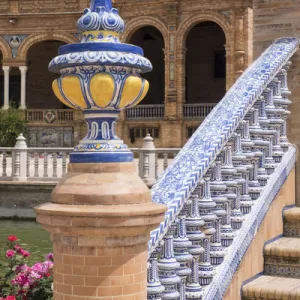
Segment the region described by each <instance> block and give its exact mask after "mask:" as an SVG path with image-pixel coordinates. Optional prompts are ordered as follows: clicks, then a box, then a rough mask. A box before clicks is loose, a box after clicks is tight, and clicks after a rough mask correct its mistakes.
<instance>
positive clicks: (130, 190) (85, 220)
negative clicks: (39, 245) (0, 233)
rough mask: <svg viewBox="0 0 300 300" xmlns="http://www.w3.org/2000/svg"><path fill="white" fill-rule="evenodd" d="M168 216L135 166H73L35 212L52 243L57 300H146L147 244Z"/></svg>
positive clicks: (55, 298) (69, 167)
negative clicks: (50, 201)
mask: <svg viewBox="0 0 300 300" xmlns="http://www.w3.org/2000/svg"><path fill="white" fill-rule="evenodd" d="M164 212H165V206H163V205H159V204H156V203H153V202H151V197H150V192H149V190H148V188H147V187H146V185H145V184H144V183H143V181H142V180H141V179H140V178H139V177H138V176H137V174H136V171H135V165H134V163H107V164H105V163H104V164H101V163H98V164H84V163H82V164H78V163H77V164H69V166H68V173H67V175H66V177H65V178H64V179H63V180H62V181H61V182H60V184H59V185H58V186H57V187H56V188H55V189H54V191H53V193H52V203H48V204H44V205H42V206H40V207H38V208H36V213H37V221H38V222H40V223H41V224H42V225H43V227H44V228H45V229H46V230H47V231H49V232H51V236H52V241H53V252H54V265H55V267H54V300H87V299H94V300H96V299H97V300H98V299H99V300H100V299H102V300H108V299H118V300H122V299H124V300H145V299H147V256H148V252H147V243H148V240H149V233H150V231H151V230H152V229H154V228H155V227H157V226H158V224H159V223H160V222H161V221H162V219H163V214H164Z"/></svg>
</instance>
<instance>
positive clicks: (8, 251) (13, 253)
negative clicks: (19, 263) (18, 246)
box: [6, 250, 16, 258]
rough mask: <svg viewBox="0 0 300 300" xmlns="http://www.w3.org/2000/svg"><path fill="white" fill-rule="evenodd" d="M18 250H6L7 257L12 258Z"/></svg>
mask: <svg viewBox="0 0 300 300" xmlns="http://www.w3.org/2000/svg"><path fill="white" fill-rule="evenodd" d="M15 254H16V252H15V251H14V250H7V251H6V257H7V258H12V257H13V256H15Z"/></svg>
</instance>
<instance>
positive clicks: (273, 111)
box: [266, 81, 284, 163]
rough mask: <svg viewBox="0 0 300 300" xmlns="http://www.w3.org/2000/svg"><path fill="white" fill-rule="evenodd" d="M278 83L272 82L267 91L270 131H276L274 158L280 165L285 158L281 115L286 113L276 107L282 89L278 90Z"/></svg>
mask: <svg viewBox="0 0 300 300" xmlns="http://www.w3.org/2000/svg"><path fill="white" fill-rule="evenodd" d="M277 83H278V82H277V81H276V82H275V81H272V82H271V83H270V84H269V85H268V88H269V90H268V91H267V103H266V104H267V105H266V113H267V117H268V119H269V121H270V124H269V129H273V130H275V131H276V134H275V136H274V139H273V158H274V161H275V162H276V163H280V162H281V160H282V156H283V151H282V149H281V147H280V128H281V126H282V124H283V120H282V118H281V115H282V114H283V113H284V109H281V108H279V107H275V105H274V98H275V99H276V101H277V100H279V99H280V95H279V94H280V89H279V88H278V84H277Z"/></svg>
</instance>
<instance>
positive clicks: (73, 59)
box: [49, 0, 152, 163]
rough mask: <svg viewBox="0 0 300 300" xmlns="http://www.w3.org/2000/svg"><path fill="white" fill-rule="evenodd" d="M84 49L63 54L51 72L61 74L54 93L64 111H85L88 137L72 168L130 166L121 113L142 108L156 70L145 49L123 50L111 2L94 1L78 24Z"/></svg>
mask: <svg viewBox="0 0 300 300" xmlns="http://www.w3.org/2000/svg"><path fill="white" fill-rule="evenodd" d="M77 26H78V28H79V29H80V30H81V31H82V36H83V38H82V40H81V42H80V43H75V44H69V45H65V46H62V47H60V48H59V50H58V56H57V57H55V58H54V59H53V60H52V61H51V62H50V65H49V70H50V71H52V72H55V73H58V74H60V77H59V78H58V79H56V80H55V81H54V82H53V86H52V87H53V91H54V93H55V95H56V96H57V98H58V99H59V100H60V101H61V102H62V103H63V104H65V105H67V106H69V107H71V108H75V109H80V110H82V111H83V114H84V118H85V120H86V123H87V127H88V133H87V135H86V137H85V138H84V139H83V140H81V141H80V143H79V145H78V146H76V147H75V149H74V151H73V152H72V153H71V155H70V162H71V163H83V162H84V163H97V162H130V161H132V160H133V154H132V153H131V151H130V150H129V149H128V148H127V146H126V145H125V144H124V143H123V141H122V140H120V139H119V138H118V137H117V134H116V119H117V117H118V115H119V113H120V110H122V109H125V108H129V107H133V106H135V105H137V104H138V103H139V102H140V101H142V100H143V98H144V97H145V96H146V94H147V92H148V89H149V83H148V81H147V80H145V79H143V78H142V77H141V74H142V73H145V72H149V71H151V70H152V65H151V63H150V61H149V60H148V59H147V58H145V57H144V53H143V50H142V49H141V48H140V47H137V46H134V45H129V44H123V43H121V42H120V40H119V35H120V33H121V32H123V31H124V28H125V25H124V21H123V19H122V18H121V17H120V16H119V12H118V10H117V9H115V8H113V7H112V2H111V0H92V1H91V6H90V8H87V9H85V11H84V14H83V16H82V17H81V18H80V19H79V20H78V22H77Z"/></svg>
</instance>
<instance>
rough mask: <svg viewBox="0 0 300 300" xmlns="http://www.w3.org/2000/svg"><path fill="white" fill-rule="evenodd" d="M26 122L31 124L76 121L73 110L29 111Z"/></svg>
mask: <svg viewBox="0 0 300 300" xmlns="http://www.w3.org/2000/svg"><path fill="white" fill-rule="evenodd" d="M26 121H27V122H29V123H48V124H49V123H69V122H73V121H74V110H73V109H28V110H27V111H26Z"/></svg>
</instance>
